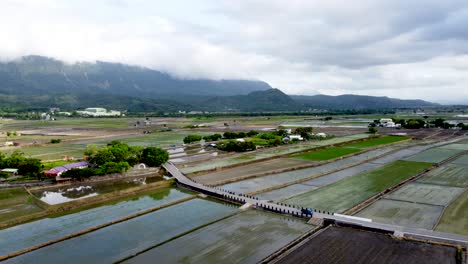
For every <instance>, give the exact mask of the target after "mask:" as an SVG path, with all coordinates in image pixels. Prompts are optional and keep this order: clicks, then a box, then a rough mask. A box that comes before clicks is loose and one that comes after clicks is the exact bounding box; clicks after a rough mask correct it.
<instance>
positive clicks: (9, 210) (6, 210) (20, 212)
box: [0, 188, 42, 222]
mask: <svg viewBox="0 0 468 264" xmlns="http://www.w3.org/2000/svg"><path fill="white" fill-rule="evenodd" d="M31 199H32V198H31V197H30V196H29V194H28V193H27V192H26V191H25V190H24V189H21V188H15V189H5V190H0V222H3V221H6V220H11V219H14V218H16V217H20V216H25V215H28V214H32V213H36V212H40V211H42V209H40V208H39V207H37V206H36V205H34V204H33V203H32V202H31Z"/></svg>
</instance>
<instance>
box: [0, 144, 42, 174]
mask: <svg viewBox="0 0 468 264" xmlns="http://www.w3.org/2000/svg"><path fill="white" fill-rule="evenodd" d="M0 168H2V169H4V168H13V169H18V174H20V175H23V176H27V177H35V178H38V179H40V178H41V170H42V163H41V160H39V159H35V158H27V157H25V156H24V153H22V152H20V151H15V152H13V153H12V154H11V155H10V156H8V157H7V156H5V155H3V154H1V153H0ZM2 176H4V177H5V176H6V174H3V175H2Z"/></svg>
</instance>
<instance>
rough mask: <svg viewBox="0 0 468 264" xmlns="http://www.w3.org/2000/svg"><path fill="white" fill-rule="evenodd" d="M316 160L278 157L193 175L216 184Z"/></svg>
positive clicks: (201, 180)
mask: <svg viewBox="0 0 468 264" xmlns="http://www.w3.org/2000/svg"><path fill="white" fill-rule="evenodd" d="M313 164H314V162H311V161H306V160H303V159H291V158H278V159H272V160H266V161H260V162H256V163H253V164H247V165H244V166H239V167H235V168H231V169H223V170H220V171H215V172H211V173H207V174H203V175H197V176H195V177H193V178H194V179H195V180H196V181H197V182H201V183H204V184H214V183H216V182H220V181H226V180H232V179H236V178H239V177H246V176H249V175H256V174H261V173H267V172H273V171H276V170H284V169H287V168H294V167H297V166H304V165H313Z"/></svg>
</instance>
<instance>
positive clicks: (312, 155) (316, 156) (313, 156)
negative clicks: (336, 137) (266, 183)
mask: <svg viewBox="0 0 468 264" xmlns="http://www.w3.org/2000/svg"><path fill="white" fill-rule="evenodd" d="M359 151H361V150H360V149H357V148H345V147H331V148H326V149H320V150H317V151H313V152H307V153H304V154H300V155H295V156H293V157H294V158H301V159H306V160H317V161H319V160H330V159H334V158H338V157H341V156H345V155H348V154H352V153H356V152H359Z"/></svg>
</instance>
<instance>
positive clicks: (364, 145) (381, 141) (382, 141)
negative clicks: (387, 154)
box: [346, 136, 409, 148]
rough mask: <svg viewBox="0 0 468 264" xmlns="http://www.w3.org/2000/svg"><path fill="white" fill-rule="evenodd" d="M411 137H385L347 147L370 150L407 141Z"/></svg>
mask: <svg viewBox="0 0 468 264" xmlns="http://www.w3.org/2000/svg"><path fill="white" fill-rule="evenodd" d="M407 139H409V137H402V136H384V137H379V138H374V139H370V140H367V141H362V142H357V143H353V144H348V145H346V146H347V147H352V148H370V147H375V146H379V145H384V144H390V143H395V142H398V141H403V140H407Z"/></svg>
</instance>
